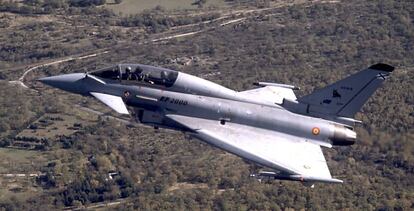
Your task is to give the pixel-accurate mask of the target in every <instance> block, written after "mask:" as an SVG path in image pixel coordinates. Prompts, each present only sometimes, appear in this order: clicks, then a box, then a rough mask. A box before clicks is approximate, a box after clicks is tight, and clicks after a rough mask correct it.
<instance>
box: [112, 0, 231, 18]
mask: <svg viewBox="0 0 414 211" xmlns="http://www.w3.org/2000/svg"><path fill="white" fill-rule="evenodd" d="M193 2H194V0H124V1H123V2H122V3H121V4H108V5H106V7H107V8H110V9H113V10H114V12H116V13H122V14H124V15H129V14H136V13H140V12H142V11H144V10H149V9H153V8H155V7H156V6H162V7H163V8H165V9H167V10H182V9H196V8H197V5H192V3H193ZM225 5H226V3H225V2H224V0H208V1H207V3H206V4H205V5H204V6H205V7H209V6H217V7H221V6H225Z"/></svg>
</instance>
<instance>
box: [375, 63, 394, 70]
mask: <svg viewBox="0 0 414 211" xmlns="http://www.w3.org/2000/svg"><path fill="white" fill-rule="evenodd" d="M369 69H372V70H380V71H385V72H392V71H394V69H395V67H393V66H391V65H388V64H384V63H377V64H374V65H371V66H370V67H369Z"/></svg>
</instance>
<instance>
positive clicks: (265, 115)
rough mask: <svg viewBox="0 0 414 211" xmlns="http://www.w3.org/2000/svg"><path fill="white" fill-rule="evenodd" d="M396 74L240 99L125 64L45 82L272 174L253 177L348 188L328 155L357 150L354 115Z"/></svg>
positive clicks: (271, 86) (270, 89)
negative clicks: (300, 93)
mask: <svg viewBox="0 0 414 211" xmlns="http://www.w3.org/2000/svg"><path fill="white" fill-rule="evenodd" d="M393 70H394V67H392V66H390V65H387V64H382V63H378V64H375V65H372V66H370V67H369V68H367V69H365V70H362V71H360V72H357V73H355V74H353V75H351V76H349V77H347V78H345V79H342V80H340V81H337V82H336V83H333V84H331V85H328V86H326V87H324V88H321V89H318V90H316V91H314V92H312V93H311V94H308V95H305V96H302V97H297V96H296V95H295V93H294V90H297V89H298V88H297V87H295V86H292V85H286V84H278V83H269V82H258V83H256V85H257V86H258V87H256V88H254V89H251V90H246V91H240V92H238V91H235V90H232V89H229V88H226V87H224V86H221V85H219V84H216V83H213V82H211V81H208V80H205V79H202V78H199V77H196V76H193V75H190V74H186V73H183V72H178V71H174V70H170V69H165V68H161V67H154V66H148V65H142V64H118V65H114V66H111V67H107V68H103V69H100V70H97V71H94V72H90V73H72V74H65V75H58V76H51V77H45V78H41V79H38V80H39V81H41V82H42V83H44V84H47V85H50V86H52V87H56V88H59V89H62V90H65V91H68V92H71V93H77V94H80V95H84V96H90V97H94V98H96V99H97V100H99V101H101V102H102V103H103V104H105V105H107V106H109V107H110V108H112V109H113V110H115V111H116V112H118V113H120V114H125V115H130V116H131V117H132V118H134V119H135V120H137V121H138V122H141V123H143V124H147V125H151V126H153V127H155V128H159V127H162V128H169V129H173V130H178V131H182V132H184V133H186V134H189V135H190V136H192V137H194V138H196V139H199V140H201V141H204V142H206V143H208V144H211V145H213V146H216V147H218V148H221V149H223V150H225V151H227V152H230V153H232V154H234V155H237V156H239V157H241V158H244V159H246V160H249V161H251V162H253V163H255V164H258V165H260V166H263V167H265V168H268V169H271V170H272V171H262V172H259V173H258V174H254V175H253V176H257V177H270V178H272V179H279V180H293V181H302V182H304V183H306V184H314V183H315V182H325V183H342V180H339V179H335V178H333V177H332V175H331V173H330V171H329V168H328V165H327V162H326V159H325V157H324V155H323V153H322V149H321V147H325V148H331V147H332V146H347V145H352V144H354V143H355V141H356V138H357V135H356V133H355V131H354V127H355V125H356V124H358V123H361V121H359V120H356V119H354V115H355V114H356V113H357V112H358V111H359V110H360V109H361V107H362V106H363V104H364V103H365V102H366V101H367V100H368V98H369V97H370V96H371V95H372V94H373V93H374V92H375V90H376V89H377V88H378V87H379V86H380V85H381V83H382V82H383V81H384V80H385V79H386V78H387V77H388V76H389V75H390V73H391V72H392V71H393Z"/></svg>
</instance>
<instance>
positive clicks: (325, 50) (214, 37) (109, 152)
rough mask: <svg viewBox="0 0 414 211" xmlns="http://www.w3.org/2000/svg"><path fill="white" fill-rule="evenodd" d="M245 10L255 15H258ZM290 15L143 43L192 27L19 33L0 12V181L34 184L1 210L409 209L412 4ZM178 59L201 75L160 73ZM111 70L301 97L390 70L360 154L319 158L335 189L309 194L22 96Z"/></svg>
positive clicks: (96, 18) (130, 128) (173, 137)
mask: <svg viewBox="0 0 414 211" xmlns="http://www.w3.org/2000/svg"><path fill="white" fill-rule="evenodd" d="M0 2H1V0H0ZM41 2H42V1H41ZM45 2H46V1H45ZM63 2H66V1H63ZM246 2H250V3H249V4H247V5H255V6H256V5H259V6H263V4H262V2H266V1H246ZM280 2H281V1H270V5H275V4H276V3H280ZM289 2H290V1H289ZM300 2H301V4H298V5H290V6H286V5H285V6H283V7H278V8H275V9H271V10H265V11H262V12H256V13H249V14H240V16H236V17H234V18H235V19H236V18H246V19H245V20H244V21H241V22H237V23H235V24H229V25H226V26H224V27H218V25H220V23H221V22H220V23H214V24H216V25H214V24H201V25H197V27H198V28H193V27H190V28H186V29H185V31H184V32H188V31H191V30H193V29H195V30H199V29H202V30H203V31H202V32H201V33H198V34H196V35H194V36H187V37H182V38H178V39H170V40H166V41H163V42H155V43H154V42H150V40H152V39H153V38H158V37H160V36H161V35H162V34H159V32H163V33H166V32H168V33H177V34H178V33H180V31H174V30H172V28H173V27H176V26H180V25H186V24H194V23H199V22H200V21H205V20H203V18H201V16H200V17H198V16H196V17H198V18H191V17H189V16H188V14H186V15H184V16H182V17H184V18H182V19H180V18H178V19H177V18H176V16H171V13H169V12H168V11H164V10H160V9H157V10H154V11H152V12H147V13H145V12H144V13H141V14H138V15H134V16H128V17H121V16H118V15H116V14H113V13H112V12H110V11H107V10H105V9H104V8H102V7H93V6H92V7H82V8H80V7H74V6H69V5H66V6H65V5H63V6H62V7H58V8H59V9H56V10H53V12H49V13H48V14H24V15H25V16H26V15H28V16H29V17H31V18H29V19H25V20H27V22H25V21H23V19H22V17H23V15H22V14H21V10H15V11H14V12H13V13H6V12H4V13H1V12H0V27H2V28H1V29H0V30H1V33H0V58H1V59H0V61H1V62H0V90H1V91H0V108H1V109H0V144H1V146H2V147H4V149H0V158H2V160H3V161H2V163H0V172H1V173H34V172H40V174H39V176H38V177H36V178H32V179H25V180H23V181H19V180H16V181H14V182H10V181H8V182H3V180H4V178H3V180H1V183H0V184H1V185H2V186H1V188H2V190H3V191H1V192H0V206H1V207H3V208H5V209H10V210H12V209H16V210H21V209H42V210H45V209H56V208H60V209H61V208H63V207H67V206H69V207H72V208H73V207H78V206H91V205H96V204H99V203H102V202H111V201H116V200H119V199H123V200H124V201H120V202H121V203H116V206H118V208H121V209H126V208H132V209H141V210H152V209H163V210H172V209H178V210H194V209H230V210H233V209H235V210H247V209H249V210H251V209H253V210H285V209H287V208H293V209H295V210H300V209H303V208H304V209H311V210H393V209H394V210H411V209H413V208H414V201H413V198H414V192H413V190H414V183H413V181H414V176H413V175H414V165H413V164H414V143H413V140H414V128H413V125H414V94H413V93H414V92H413V90H414V58H413V57H412V55H414V50H413V48H412V46H413V45H414V16H413V14H414V4H413V3H411V2H408V1H391V0H389V1H388V0H381V1H367V2H365V1H363V2H361V1H343V2H336V3H322V2H314V3H312V2H310V3H307V2H303V1H300ZM43 6H44V5H38V6H33V7H34V8H43ZM249 8H251V9H257V8H255V7H252V6H250V7H249ZM242 9H245V8H242ZM0 11H2V10H1V9H0ZM46 11H47V10H46ZM198 12H200V14H202V17H208V18H213V19H214V18H219V17H222V16H224V15H223V13H220V14H217V13H214V14H213V15H209V12H207V13H204V12H201V11H198ZM176 13H177V11H174V14H176ZM98 14H99V15H98ZM206 14H207V15H206ZM46 17H47V18H46ZM229 18H231V17H229ZM13 20H17V21H16V22H15V21H13ZM48 20H53V23H46V22H47V21H48ZM227 20H229V19H227ZM121 28H122V29H123V30H119V29H121ZM102 50H109V53H107V54H102V55H99V56H97V57H91V58H87V59H83V60H72V61H69V62H65V63H61V64H59V65H51V66H45V67H41V68H38V69H36V70H35V71H32V72H30V73H29V74H28V75H27V77H26V78H25V80H24V82H25V83H26V84H27V85H28V86H29V87H31V88H30V89H25V88H22V87H20V86H19V85H16V84H10V83H8V81H11V80H16V79H17V78H19V77H20V76H21V74H22V73H23V72H24V71H25V70H26V69H27V68H26V67H27V66H34V64H39V63H44V62H49V61H51V60H57V59H59V58H61V57H63V58H65V57H67V56H72V55H80V54H85V55H86V54H89V53H94V52H96V51H102ZM191 57H197V58H201V61H203V62H190V63H188V65H183V63H177V62H171V61H172V60H174V59H176V58H191ZM120 62H137V63H144V64H150V65H157V66H163V67H169V68H173V69H176V70H180V71H184V72H188V73H191V74H194V75H198V76H205V77H206V78H208V79H209V80H212V81H215V82H218V83H221V84H223V85H226V86H228V87H230V88H233V89H238V90H242V89H247V88H251V84H252V82H255V81H257V80H261V81H275V82H280V83H288V84H294V85H297V86H300V87H301V88H302V91H301V92H300V93H298V94H299V95H303V94H306V93H308V92H311V91H312V89H313V88H317V87H322V86H324V85H326V84H329V83H331V82H333V81H336V80H338V79H340V78H342V77H344V76H346V75H348V74H350V73H353V72H356V71H358V70H360V69H363V68H366V67H368V66H369V65H371V64H373V63H376V62H386V63H390V64H392V65H394V66H396V67H397V69H396V71H394V73H393V75H392V77H391V78H390V80H389V81H387V82H386V83H385V85H384V87H383V88H381V89H380V90H378V92H377V93H376V94H375V96H374V97H373V98H372V99H371V100H370V101H369V102H368V103H367V105H366V106H364V108H363V112H362V113H360V114H358V116H357V117H358V118H359V119H361V120H363V121H364V124H363V125H362V126H361V127H359V128H358V134H359V141H358V142H357V143H356V144H355V145H354V146H352V147H338V148H335V149H333V150H325V154H326V156H327V159H328V165H329V166H330V169H331V172H332V173H333V174H334V175H336V176H337V177H340V178H342V179H344V180H345V181H346V183H345V184H344V185H327V184H318V185H317V186H316V187H315V188H314V189H309V188H307V187H305V186H303V185H302V184H300V183H293V182H280V181H271V182H267V183H259V182H258V181H255V180H252V179H251V178H249V177H248V176H249V174H250V173H251V172H253V171H256V170H257V169H259V167H257V166H255V165H253V164H251V163H248V162H245V161H243V160H241V159H240V158H237V157H235V156H233V155H229V154H227V153H224V152H222V151H220V150H218V149H215V148H212V147H210V146H207V145H205V144H203V143H200V142H198V141H196V140H187V139H185V138H184V136H183V135H182V134H179V133H175V132H170V131H164V130H161V131H155V130H153V129H152V128H148V127H141V126H137V125H135V124H125V123H122V122H120V121H117V120H113V119H108V118H106V117H102V116H101V117H97V116H94V114H93V113H90V114H87V113H86V111H84V110H81V109H78V108H79V107H76V106H75V105H78V106H84V107H89V108H94V109H96V110H99V111H103V112H104V113H109V114H111V115H114V114H113V113H111V111H110V110H108V109H107V108H104V107H103V106H102V105H100V104H98V103H97V102H96V101H94V100H93V99H89V98H83V97H79V96H75V95H71V94H68V93H64V92H61V91H57V90H52V89H50V88H45V87H42V86H41V85H38V84H36V83H35V82H33V79H34V78H37V77H40V76H44V75H54V74H59V73H69V72H80V71H88V70H93V69H96V68H99V67H103V66H105V65H108V64H113V63H120ZM49 117H59V118H58V120H57V119H56V118H55V119H54V120H52V119H50V118H49ZM60 119H61V120H60ZM42 120H46V121H45V123H42V124H45V125H42V124H40V123H41V121H42ZM75 124H76V126H75ZM31 125H34V126H36V125H37V127H38V128H37V130H36V129H30V126H31ZM28 126H29V129H28V128H27V127H28ZM39 126H40V127H41V128H42V127H43V129H41V130H39ZM70 127H73V128H74V129H73V128H72V129H70ZM32 128H33V127H32ZM54 128H56V129H54ZM33 131H34V132H33ZM22 136H24V137H26V136H27V137H31V138H34V140H27V141H28V142H30V143H32V142H36V141H39V140H38V139H41V138H42V137H43V138H47V139H46V140H47V141H46V142H45V141H43V142H42V141H41V140H40V142H39V143H41V144H42V146H43V147H37V148H36V147H26V148H25V147H24V146H20V145H19V147H20V148H22V147H23V148H25V149H19V150H17V149H15V148H13V147H14V146H15V141H22V140H16V137H22ZM35 139H36V140H35ZM29 145H30V144H29ZM30 161H33V162H30ZM10 183H12V184H13V185H18V187H20V188H16V186H13V185H10ZM22 195H24V197H22ZM118 202H119V201H118Z"/></svg>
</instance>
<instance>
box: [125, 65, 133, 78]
mask: <svg viewBox="0 0 414 211" xmlns="http://www.w3.org/2000/svg"><path fill="white" fill-rule="evenodd" d="M131 70H132V69H131V67H129V66H128V67H127V68H125V76H126V77H125V80H132V73H131Z"/></svg>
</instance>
